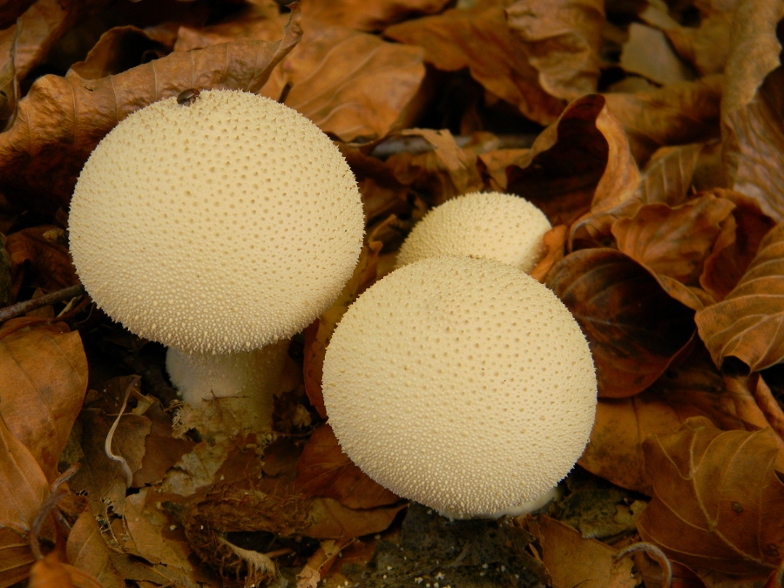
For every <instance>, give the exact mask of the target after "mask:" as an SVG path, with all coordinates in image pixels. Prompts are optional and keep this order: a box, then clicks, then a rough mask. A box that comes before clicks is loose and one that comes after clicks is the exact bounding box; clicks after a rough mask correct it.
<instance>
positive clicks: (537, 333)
mask: <svg viewBox="0 0 784 588" xmlns="http://www.w3.org/2000/svg"><path fill="white" fill-rule="evenodd" d="M323 392H324V403H325V405H326V408H327V414H328V415H329V423H330V424H331V425H332V428H333V429H334V431H335V435H336V436H337V438H338V440H339V441H340V445H341V447H342V448H343V450H344V451H345V452H346V453H347V454H348V456H349V457H350V458H351V459H352V460H353V461H354V462H355V463H356V464H357V465H358V466H359V467H360V468H361V469H362V470H363V471H364V472H365V473H367V474H368V475H369V476H370V477H371V478H372V479H373V480H375V481H376V482H378V483H379V484H381V485H382V486H384V487H386V488H388V489H389V490H391V491H392V492H394V493H396V494H398V495H399V496H403V497H406V498H410V499H413V500H416V501H417V502H420V503H422V504H425V505H426V506H429V507H431V508H434V509H436V510H437V511H439V512H440V513H442V514H446V515H448V516H453V517H480V516H500V515H501V514H503V513H504V512H514V511H516V508H517V507H518V506H520V505H521V504H522V503H528V502H531V503H535V502H536V501H537V499H539V498H540V497H541V496H542V495H544V494H547V493H548V492H550V491H551V490H552V488H553V487H554V486H555V485H556V484H557V483H558V482H559V481H560V480H561V479H562V478H563V477H564V476H566V474H567V473H568V472H569V471H570V470H571V469H572V467H573V466H574V464H575V462H576V461H577V459H578V458H579V457H580V455H581V454H582V452H583V450H584V448H585V445H586V443H587V441H588V438H589V435H590V432H591V427H592V425H593V422H594V415H595V411H596V394H597V388H596V376H595V372H594V364H593V360H592V358H591V353H590V350H589V348H588V343H587V342H586V339H585V337H584V336H583V334H582V331H581V330H580V328H579V326H578V324H577V322H576V321H575V319H574V317H573V316H572V314H571V313H570V312H569V311H568V310H567V309H566V307H565V306H564V305H563V303H562V302H561V301H560V300H559V299H558V298H557V297H556V296H555V295H554V294H553V293H552V292H551V291H550V290H548V289H547V288H546V287H545V286H543V285H542V284H540V283H539V282H537V281H536V280H534V279H533V278H531V277H529V276H527V275H526V274H524V273H522V272H520V271H518V270H516V269H515V268H512V267H510V266H508V265H505V264H502V263H499V262H497V261H494V260H488V259H472V258H468V257H440V258H432V259H427V260H424V261H420V262H417V263H414V264H411V265H408V266H406V267H404V268H401V269H399V270H396V271H394V272H392V273H391V274H389V275H388V276H386V277H385V278H383V279H382V280H380V281H379V282H377V283H376V284H374V285H373V286H372V287H370V288H369V289H368V290H367V291H365V292H364V293H363V294H362V295H361V296H360V297H359V298H358V299H357V301H356V302H354V304H352V305H351V307H350V308H349V309H348V312H346V314H345V315H344V317H343V319H342V320H341V322H340V323H339V324H338V327H337V329H336V330H335V333H334V335H333V336H332V340H331V342H330V344H329V347H328V348H327V353H326V359H325V362H324V376H323Z"/></svg>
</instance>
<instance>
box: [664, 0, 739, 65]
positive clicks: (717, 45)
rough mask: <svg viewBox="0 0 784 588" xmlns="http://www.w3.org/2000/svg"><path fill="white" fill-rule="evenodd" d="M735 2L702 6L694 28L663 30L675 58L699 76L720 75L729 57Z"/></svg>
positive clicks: (682, 27)
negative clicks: (676, 53)
mask: <svg viewBox="0 0 784 588" xmlns="http://www.w3.org/2000/svg"><path fill="white" fill-rule="evenodd" d="M736 4H737V2H726V3H723V2H703V3H700V4H699V5H698V6H697V7H698V8H699V9H700V11H701V12H702V15H701V16H702V18H700V24H699V26H697V27H684V26H674V27H671V28H667V29H666V30H665V32H666V34H667V38H668V39H669V40H670V42H671V43H672V44H673V46H674V47H675V51H677V52H678V55H679V56H680V57H681V58H682V59H684V60H686V61H687V62H688V63H690V64H691V65H692V66H693V67H694V68H695V69H696V70H697V72H698V73H699V74H700V75H701V76H709V75H712V74H720V73H722V72H723V71H724V66H725V65H726V63H727V58H728V57H729V51H730V47H729V44H728V43H727V39H728V38H729V36H730V30H731V28H732V19H733V17H734V15H735V6H736Z"/></svg>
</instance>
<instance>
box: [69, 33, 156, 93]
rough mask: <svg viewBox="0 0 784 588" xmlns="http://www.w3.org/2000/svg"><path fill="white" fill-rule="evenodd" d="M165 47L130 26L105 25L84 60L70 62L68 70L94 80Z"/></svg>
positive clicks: (128, 66) (139, 60) (130, 66)
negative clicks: (111, 26)
mask: <svg viewBox="0 0 784 588" xmlns="http://www.w3.org/2000/svg"><path fill="white" fill-rule="evenodd" d="M165 53H167V51H166V50H165V47H164V46H163V44H162V43H159V42H158V41H156V40H154V39H153V38H151V37H150V36H149V35H148V34H147V33H146V32H145V31H143V30H142V29H140V28H137V27H134V26H124V27H115V28H113V29H109V30H108V31H106V32H105V33H104V34H103V35H101V38H100V39H98V42H97V43H96V44H95V45H94V46H93V48H92V49H90V52H89V53H88V54H87V57H85V58H84V61H80V62H78V63H74V64H73V65H72V66H71V70H72V71H74V72H75V73H77V74H78V75H79V76H80V77H81V78H82V79H85V80H98V79H100V78H105V77H106V76H111V75H117V74H119V73H122V72H124V71H126V70H129V69H131V68H134V67H136V66H137V65H141V64H142V63H145V62H146V61H150V60H151V59H156V58H158V57H162V56H163V55H164V54H165Z"/></svg>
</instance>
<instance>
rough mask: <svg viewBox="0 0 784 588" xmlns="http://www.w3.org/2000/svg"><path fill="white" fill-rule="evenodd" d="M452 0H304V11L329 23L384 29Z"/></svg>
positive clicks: (362, 28) (374, 29)
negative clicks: (372, 0)
mask: <svg viewBox="0 0 784 588" xmlns="http://www.w3.org/2000/svg"><path fill="white" fill-rule="evenodd" d="M447 4H449V1H448V0H377V1H375V2H366V1H365V0H329V1H325V0H302V12H303V14H304V15H305V16H308V17H310V18H315V19H316V20H320V21H322V22H324V23H327V24H332V25H340V26H344V27H351V28H353V29H358V30H360V31H380V30H383V29H384V28H386V27H388V26H389V25H391V24H394V23H396V22H400V21H402V20H407V19H409V18H416V17H419V16H423V15H426V14H435V13H437V12H441V11H442V10H443V9H444V7H445V6H446V5H447Z"/></svg>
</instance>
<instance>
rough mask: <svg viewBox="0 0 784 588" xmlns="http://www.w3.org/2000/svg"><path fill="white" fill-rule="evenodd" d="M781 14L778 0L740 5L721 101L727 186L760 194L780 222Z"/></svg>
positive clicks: (783, 206) (783, 130)
mask: <svg viewBox="0 0 784 588" xmlns="http://www.w3.org/2000/svg"><path fill="white" fill-rule="evenodd" d="M782 17H784V5H782V4H781V3H780V2H778V1H776V0H744V1H742V2H740V3H739V4H738V8H737V10H736V11H735V15H734V18H733V27H732V31H731V35H730V42H729V46H730V48H731V52H730V56H729V59H728V60H727V67H726V75H725V77H724V80H725V82H724V95H723V98H722V103H721V118H722V134H723V139H724V150H723V160H724V168H725V174H726V176H727V178H726V179H727V187H729V188H732V189H733V190H736V191H738V192H742V193H744V194H746V195H747V196H751V197H753V198H755V199H757V200H758V201H759V203H760V205H761V206H762V210H763V211H764V212H765V213H766V214H768V215H770V216H772V217H773V218H774V219H776V221H781V220H782V219H784V192H782V185H784V178H783V177H782V175H781V174H782V167H784V166H782V162H781V153H782V149H784V123H782V118H781V117H782V113H783V112H784V71H782V69H781V67H780V60H779V53H780V51H781V46H780V44H779V41H778V39H777V30H776V25H777V23H778V22H779V21H780V20H781V19H782Z"/></svg>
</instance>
